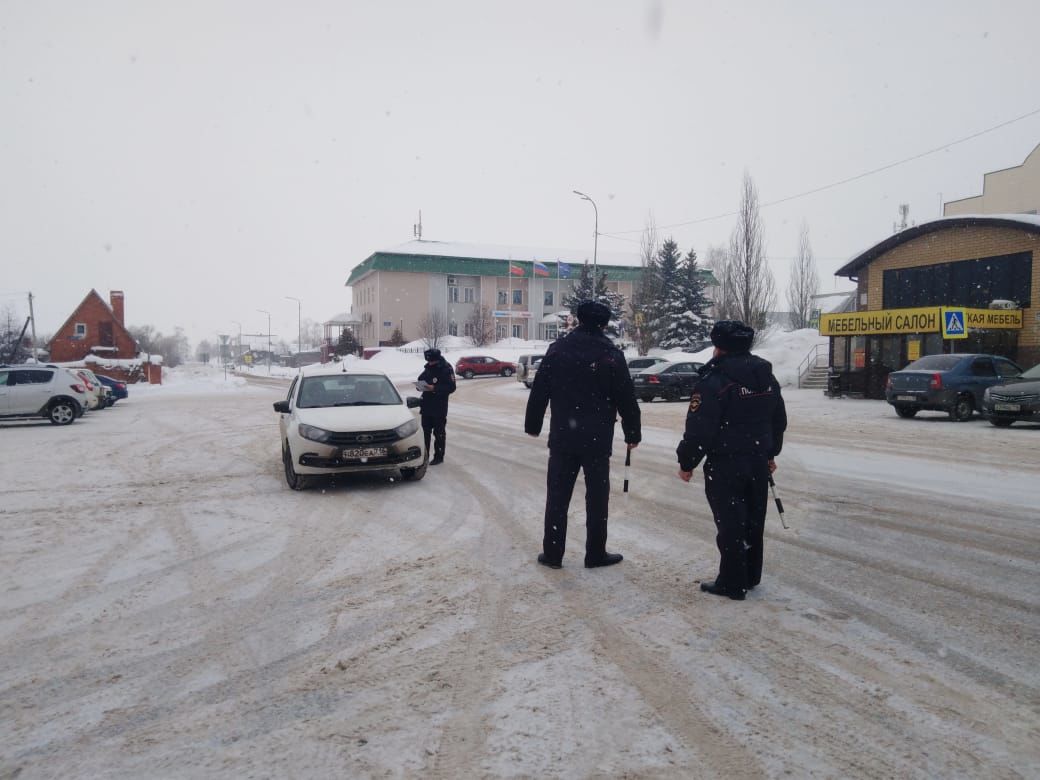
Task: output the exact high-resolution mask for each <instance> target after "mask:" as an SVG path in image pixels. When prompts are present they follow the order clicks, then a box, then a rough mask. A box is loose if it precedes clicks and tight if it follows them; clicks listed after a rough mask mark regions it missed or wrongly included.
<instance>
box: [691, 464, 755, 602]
mask: <svg viewBox="0 0 1040 780" xmlns="http://www.w3.org/2000/svg"><path fill="white" fill-rule="evenodd" d="M768 477H769V466H768V460H767V459H766V458H765V457H764V456H756V455H742V456H735V457H729V458H718V457H716V458H713V459H710V460H709V461H708V462H707V463H706V464H705V465H704V492H705V493H706V494H707V496H708V504H709V505H710V506H711V511H712V514H714V515H715V528H716V531H717V535H716V537H715V542H716V544H718V546H719V554H720V556H721V560H720V562H719V576H718V577H717V578H716V579H715V584H716V585H717V586H718V587H719V588H721V589H723V590H727V591H739V590H747V589H748V588H753V587H754V586H755V585H758V583H759V581H760V580H761V579H762V534H763V532H764V531H765V524H766V507H767V506H768V502H769V484H768Z"/></svg>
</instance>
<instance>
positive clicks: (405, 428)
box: [394, 417, 419, 439]
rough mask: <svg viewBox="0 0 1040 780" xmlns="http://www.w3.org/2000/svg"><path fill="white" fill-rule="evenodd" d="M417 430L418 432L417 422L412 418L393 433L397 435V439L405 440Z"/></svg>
mask: <svg viewBox="0 0 1040 780" xmlns="http://www.w3.org/2000/svg"><path fill="white" fill-rule="evenodd" d="M417 430H419V421H418V420H416V419H415V418H414V417H413V418H412V419H411V420H409V421H408V422H406V423H403V424H402V425H398V426H397V427H396V428H394V433H396V434H397V438H399V439H407V438H408V437H409V436H411V435H412V434H413V433H415V432H416V431H417Z"/></svg>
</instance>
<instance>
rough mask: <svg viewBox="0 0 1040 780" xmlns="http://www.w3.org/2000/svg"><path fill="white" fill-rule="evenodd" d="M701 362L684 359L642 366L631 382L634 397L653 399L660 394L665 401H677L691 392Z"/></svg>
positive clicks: (644, 399)
mask: <svg viewBox="0 0 1040 780" xmlns="http://www.w3.org/2000/svg"><path fill="white" fill-rule="evenodd" d="M703 365H704V364H703V363H694V362H691V361H684V362H682V363H667V362H665V363H657V364H655V365H653V366H650V368H644V369H643V370H642V371H640V372H639V373H638V374H636V375H635V376H634V377H632V384H634V385H635V388H636V398H638V399H639V400H640V401H653V400H654V399H655V398H657V397H658V396H660V397H661V398H663V399H664V400H666V401H678V400H679V399H680V398H683V397H689V396H690V394H691V393H693V386H694V385H695V384H697V380H699V379H700V374H698V373H697V369H698V368H700V367H701V366H703Z"/></svg>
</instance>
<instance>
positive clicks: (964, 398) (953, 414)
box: [950, 395, 975, 422]
mask: <svg viewBox="0 0 1040 780" xmlns="http://www.w3.org/2000/svg"><path fill="white" fill-rule="evenodd" d="M974 411H975V405H974V404H973V403H972V400H971V396H970V395H959V396H957V400H956V401H954V402H953V406H952V407H950V419H951V420H956V421H957V422H965V421H967V420H970V419H971V415H972V412H974Z"/></svg>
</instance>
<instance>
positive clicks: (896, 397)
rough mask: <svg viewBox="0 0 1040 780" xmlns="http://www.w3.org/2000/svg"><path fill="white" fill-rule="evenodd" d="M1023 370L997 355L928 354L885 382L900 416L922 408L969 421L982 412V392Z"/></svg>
mask: <svg viewBox="0 0 1040 780" xmlns="http://www.w3.org/2000/svg"><path fill="white" fill-rule="evenodd" d="M1021 373H1022V369H1021V368H1020V367H1019V366H1017V365H1015V364H1014V363H1012V362H1011V361H1010V360H1008V359H1007V358H1005V357H1000V356H998V355H971V354H965V355H957V354H953V355H926V356H925V357H923V358H921V359H919V360H915V361H914V362H913V363H911V364H910V365H908V366H907V367H906V368H904V369H903V370H902V371H893V372H892V373H891V374H889V375H888V379H887V381H886V382H885V400H887V401H888V402H889V403H890V404H892V406H894V407H895V410H896V414H898V415H899V416H900V417H913V416H914V415H915V414H917V413H918V412H919V411H921V410H922V409H928V410H931V411H936V412H946V413H947V414H949V415H950V419H952V420H958V421H962V420H970V419H971V416H972V414H974V413H975V412H976V411H981V410H982V397H983V393H985V392H986V389H987V388H989V387H994V386H995V385H1002V384H1006V383H1007V381H1008V380H1009V379H1013V378H1016V377H1018V376H1019V375H1020V374H1021Z"/></svg>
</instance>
